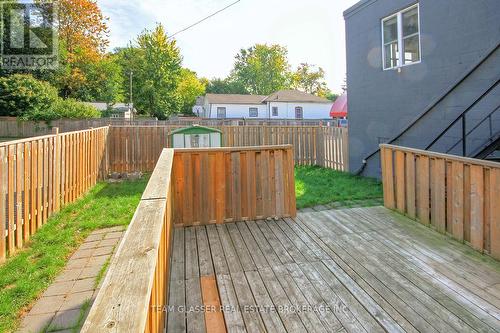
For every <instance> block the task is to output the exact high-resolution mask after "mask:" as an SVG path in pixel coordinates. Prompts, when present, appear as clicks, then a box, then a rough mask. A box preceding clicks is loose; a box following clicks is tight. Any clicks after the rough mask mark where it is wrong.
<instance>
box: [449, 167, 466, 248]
mask: <svg viewBox="0 0 500 333" xmlns="http://www.w3.org/2000/svg"><path fill="white" fill-rule="evenodd" d="M451 168H452V174H451V178H452V180H451V185H452V189H451V206H452V208H451V216H452V217H451V223H452V226H451V233H452V235H453V237H455V238H456V239H457V240H459V241H463V239H464V216H463V214H464V204H463V203H464V165H463V163H461V162H458V161H453V162H452V164H451Z"/></svg>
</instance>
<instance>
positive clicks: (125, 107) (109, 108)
mask: <svg viewBox="0 0 500 333" xmlns="http://www.w3.org/2000/svg"><path fill="white" fill-rule="evenodd" d="M87 104H90V105H92V106H93V107H95V108H96V109H97V110H99V111H101V113H107V114H108V115H109V117H110V118H125V119H132V118H134V114H135V113H136V111H135V109H134V105H133V104H132V105H130V104H129V103H115V104H113V105H108V104H107V103H104V102H88V103H87Z"/></svg>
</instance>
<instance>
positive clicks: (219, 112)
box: [217, 107, 226, 118]
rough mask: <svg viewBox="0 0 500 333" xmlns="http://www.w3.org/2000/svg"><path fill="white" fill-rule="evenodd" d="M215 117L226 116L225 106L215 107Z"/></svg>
mask: <svg viewBox="0 0 500 333" xmlns="http://www.w3.org/2000/svg"><path fill="white" fill-rule="evenodd" d="M217 118H226V108H221V107H218V108H217Z"/></svg>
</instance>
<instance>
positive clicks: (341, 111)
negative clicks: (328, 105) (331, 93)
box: [330, 93, 347, 118]
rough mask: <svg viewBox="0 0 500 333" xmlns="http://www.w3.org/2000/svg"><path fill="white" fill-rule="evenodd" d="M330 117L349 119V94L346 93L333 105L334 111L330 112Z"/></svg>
mask: <svg viewBox="0 0 500 333" xmlns="http://www.w3.org/2000/svg"><path fill="white" fill-rule="evenodd" d="M330 117H336V118H340V117H347V94H346V93H344V94H342V95H340V96H339V97H338V98H337V99H336V100H335V103H333V105H332V109H331V110H330Z"/></svg>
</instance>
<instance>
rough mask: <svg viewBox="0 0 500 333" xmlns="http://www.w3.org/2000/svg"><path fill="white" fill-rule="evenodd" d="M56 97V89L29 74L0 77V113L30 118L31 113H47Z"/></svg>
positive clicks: (51, 117) (53, 116)
mask: <svg viewBox="0 0 500 333" xmlns="http://www.w3.org/2000/svg"><path fill="white" fill-rule="evenodd" d="M57 99H58V95H57V89H56V88H54V87H53V86H51V85H50V84H49V83H48V82H44V81H39V80H37V79H35V78H34V77H33V76H31V75H27V74H13V75H9V76H6V77H2V78H0V115H1V116H11V117H19V118H21V119H30V118H31V115H33V114H41V113H44V112H45V113H47V118H48V119H55V118H57V116H56V115H55V114H51V112H50V111H49V110H51V107H52V105H53V104H54V103H55V102H56V100H57Z"/></svg>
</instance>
